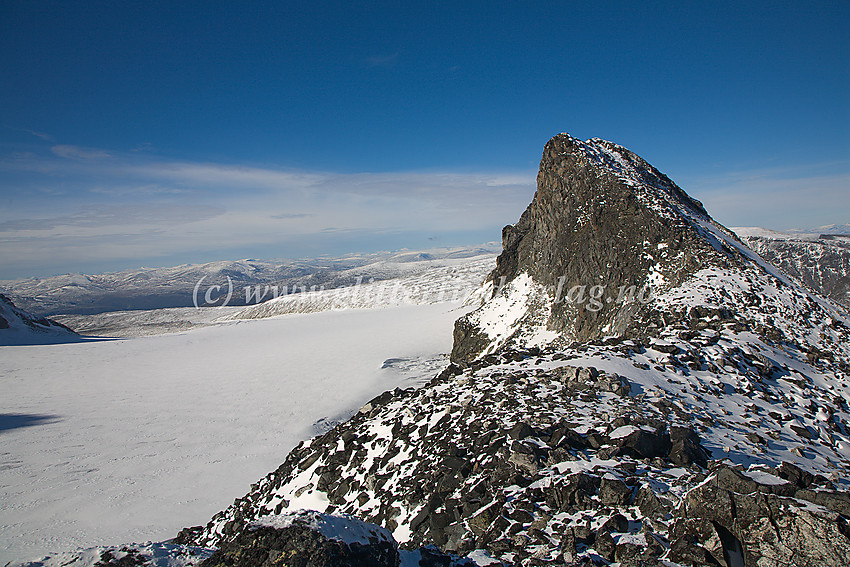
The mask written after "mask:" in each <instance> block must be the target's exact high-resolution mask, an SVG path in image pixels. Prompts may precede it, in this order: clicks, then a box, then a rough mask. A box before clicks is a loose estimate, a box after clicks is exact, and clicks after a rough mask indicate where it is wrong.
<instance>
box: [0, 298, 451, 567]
mask: <svg viewBox="0 0 850 567" xmlns="http://www.w3.org/2000/svg"><path fill="white" fill-rule="evenodd" d="M457 308H458V305H457V304H447V303H444V304H437V305H424V306H407V307H397V308H388V309H377V310H347V311H337V312H325V313H315V314H310V315H289V316H285V317H278V318H272V319H263V320H257V321H245V322H236V323H228V324H224V325H219V326H215V327H210V328H203V329H197V330H194V331H190V332H186V333H182V334H172V335H162V336H156V337H144V338H138V339H132V340H118V341H99V342H93V343H77V344H65V345H42V346H17V347H0V384H1V385H2V386H0V388H2V396H0V542H2V545H0V565H2V564H4V563H6V562H7V561H11V560H23V559H27V558H34V557H38V556H40V555H44V554H45V553H48V552H51V551H59V550H72V549H74V548H78V547H89V546H93V545H102V544H116V545H119V544H122V543H125V542H131V541H145V540H155V541H157V540H164V539H167V538H170V537H173V536H174V534H175V533H177V531H178V530H179V529H180V528H181V527H183V526H186V525H194V524H198V523H201V522H204V521H206V518H208V517H209V516H210V515H212V513H213V512H215V511H216V510H219V509H220V508H221V507H222V504H223V503H226V502H228V501H232V499H233V498H235V497H236V496H239V495H241V494H244V493H245V491H246V490H247V489H248V488H249V485H250V484H251V483H252V482H254V481H256V479H257V478H260V477H261V476H263V475H264V474H265V473H266V472H267V471H269V470H271V469H274V468H275V467H277V465H278V464H279V463H280V462H281V460H282V459H283V458H284V457H285V455H286V453H287V452H288V451H289V450H290V449H291V448H292V447H294V446H295V445H296V444H298V443H299V442H300V441H302V440H304V439H305V438H308V437H310V436H312V435H314V434H316V433H322V432H324V431H325V430H327V429H329V428H330V427H332V426H333V425H334V424H335V423H336V421H337V420H344V419H346V418H347V417H348V416H349V415H351V414H352V413H353V412H354V411H356V410H357V408H358V407H360V406H361V405H362V404H363V403H364V402H366V401H367V400H368V399H370V398H371V397H373V396H374V395H376V394H378V393H380V392H382V391H384V390H387V389H392V388H395V387H398V386H400V387H402V388H404V387H408V386H411V385H416V384H418V380H420V378H421V377H425V378H428V377H430V376H432V375H433V374H434V373H435V372H437V368H439V367H442V366H444V365H445V364H446V358H445V356H444V355H441V353H447V352H448V350H449V349H450V347H451V326H452V323H453V321H454V320H455V319H456V318H457V317H458V315H459V312H458V311H456V309H457Z"/></svg>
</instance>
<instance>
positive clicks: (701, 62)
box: [0, 0, 850, 278]
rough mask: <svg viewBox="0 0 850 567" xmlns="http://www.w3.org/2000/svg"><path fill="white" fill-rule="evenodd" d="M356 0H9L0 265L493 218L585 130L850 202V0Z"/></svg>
mask: <svg viewBox="0 0 850 567" xmlns="http://www.w3.org/2000/svg"><path fill="white" fill-rule="evenodd" d="M352 4H353V3H342V2H340V3H336V2H316V1H314V2H309V3H308V2H303V3H302V2H217V1H215V0H206V1H204V2H191V1H180V2H175V1H173V0H171V1H168V2H158V1H154V0H148V1H145V2H114V1H110V2H99V1H87V2H48V1H38V0H22V1H18V0H4V1H3V2H0V199H2V205H0V278H17V277H27V276H33V275H49V274H54V273H61V272H68V271H75V272H76V271H82V272H97V271H108V270H118V269H127V268H133V267H138V266H142V265H147V266H159V265H169V264H177V263H183V262H204V261H211V260H216V259H228V258H241V257H255V258H282V257H303V256H313V255H318V254H341V253H347V252H358V251H373V250H391V249H398V248H403V247H408V248H424V247H430V246H450V245H466V244H473V243H479V242H485V241H492V240H497V239H498V238H499V235H500V229H501V227H502V226H503V225H504V224H509V223H512V222H515V221H516V220H517V219H518V218H519V215H520V213H521V212H522V210H523V209H524V208H525V206H526V205H527V203H528V202H529V201H530V199H531V196H532V195H533V192H534V178H535V174H536V169H537V165H538V163H539V159H540V153H541V151H542V148H543V145H544V144H545V142H546V141H547V140H548V139H549V138H550V137H551V136H553V135H554V134H557V133H558V132H564V131H566V132H570V133H571V134H573V135H575V136H578V137H581V138H590V137H597V136H598V137H602V138H606V139H609V140H612V141H615V142H617V143H620V144H622V145H624V146H626V147H628V148H630V149H632V150H633V151H635V152H637V153H638V154H640V155H642V156H643V157H644V158H646V159H647V160H648V161H650V162H651V163H653V164H654V165H655V166H656V167H658V168H659V169H661V170H662V171H664V172H665V173H667V174H668V175H669V176H670V177H671V178H672V179H673V180H674V181H676V182H677V183H678V184H679V185H680V186H681V187H682V188H684V189H685V190H686V191H688V192H689V193H690V194H692V195H693V196H695V197H696V198H698V199H700V200H702V201H703V202H704V203H705V204H706V206H707V208H708V210H709V212H711V213H712V215H713V216H714V217H715V218H716V219H717V220H718V221H720V222H722V223H724V224H726V225H728V226H766V227H770V228H776V229H785V228H793V227H810V226H820V225H825V224H829V223H848V222H850V102H848V100H850V96H848V95H850V63H848V61H850V4H848V3H846V2H799V3H786V2H764V3H753V2H735V3H725V2H713V3H690V2H678V3H671V4H666V3H652V2H648V3H647V2H644V3H636V2H595V3H560V4H552V3H538V2H514V3H503V2H494V3H490V2H463V3H437V2H427V3H423V2H407V3H400V2H391V3H389V2H387V3H381V2H370V3H366V4H367V5H366V6H357V5H352ZM458 4H459V5H458Z"/></svg>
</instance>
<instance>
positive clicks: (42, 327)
mask: <svg viewBox="0 0 850 567" xmlns="http://www.w3.org/2000/svg"><path fill="white" fill-rule="evenodd" d="M75 340H80V337H79V336H78V335H77V333H75V332H74V331H73V330H71V329H69V328H68V327H66V326H65V325H62V324H61V323H57V322H56V321H53V320H51V319H47V318H45V317H35V316H33V315H30V314H29V313H27V312H26V311H24V310H22V309H18V308H17V307H16V306H15V304H14V303H12V301H11V300H10V299H9V298H8V297H6V296H5V295H2V294H0V345H18V344H49V343H57V342H68V341H75Z"/></svg>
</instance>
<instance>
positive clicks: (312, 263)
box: [0, 246, 498, 315]
mask: <svg viewBox="0 0 850 567" xmlns="http://www.w3.org/2000/svg"><path fill="white" fill-rule="evenodd" d="M497 253H498V250H497V249H496V248H493V247H486V246H485V247H477V248H439V249H433V250H426V251H401V252H391V253H390V252H387V253H376V254H364V255H348V256H344V257H340V258H315V259H308V260H285V261H279V262H267V261H260V260H237V261H221V262H210V263H207V264H196V265H190V264H187V265H183V266H175V267H171V268H142V269H139V270H131V271H125V272H116V273H110V274H99V275H83V274H66V275H62V276H54V277H49V278H31V279H26V280H10V281H0V291H3V292H4V293H6V294H7V295H8V296H10V297H12V298H13V300H14V301H15V302H16V304H17V305H19V306H20V307H21V308H23V309H27V310H28V311H30V312H32V313H37V314H39V315H55V314H94V313H103V312H107V311H126V310H150V309H161V308H170V307H190V306H194V300H195V299H196V297H193V292H194V290H195V289H196V286H197V285H198V283H199V282H202V284H203V285H204V286H205V287H204V288H203V289H206V288H207V287H209V286H212V285H222V286H227V285H232V286H233V289H234V291H235V293H234V294H233V295H232V297H231V298H230V301H229V304H230V305H250V304H251V303H253V302H254V301H255V300H256V296H254V295H251V294H247V293H246V292H245V288H246V287H251V288H255V287H256V286H266V285H268V286H277V288H278V289H279V290H286V291H291V290H293V289H297V290H302V289H306V290H309V289H320V288H324V289H332V288H337V287H342V286H351V285H354V284H356V283H357V282H358V281H362V282H368V281H369V280H375V281H379V280H385V279H389V278H395V277H399V276H403V275H410V274H415V273H421V272H423V271H425V270H428V269H431V268H435V267H445V266H451V265H453V264H455V263H458V262H461V263H462V262H464V261H465V260H468V259H470V258H474V257H482V256H487V255H489V256H495V254H497ZM228 278H229V279H228ZM229 282H230V283H229ZM286 291H284V293H285V292H286Z"/></svg>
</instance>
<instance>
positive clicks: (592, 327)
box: [452, 134, 747, 362]
mask: <svg viewBox="0 0 850 567" xmlns="http://www.w3.org/2000/svg"><path fill="white" fill-rule="evenodd" d="M502 246H503V249H504V250H503V252H502V254H501V255H500V256H499V258H498V261H497V267H496V269H495V270H494V271H493V272H492V274H491V275H490V277H489V278H488V281H487V283H486V284H485V285H486V286H487V290H486V293H485V294H484V295H485V296H489V300H488V301H486V302H485V304H484V305H483V306H482V307H481V308H480V309H478V310H477V311H475V312H473V313H472V314H470V315H469V316H467V317H464V318H462V319H460V320H459V321H458V322H457V323H456V327H455V344H454V349H453V352H452V359H453V360H454V361H456V362H460V361H469V360H472V359H474V358H476V357H477V356H479V355H481V354H485V353H492V352H495V351H497V350H498V349H500V348H505V347H514V348H517V347H527V346H543V345H545V344H548V343H550V342H551V341H553V340H556V339H557V340H559V341H560V342H562V343H563V344H569V343H570V342H572V341H579V342H582V341H587V340H594V339H600V338H603V337H605V336H640V335H642V334H643V330H644V321H643V320H644V319H645V315H646V313H648V312H649V311H651V309H652V308H653V304H654V302H653V301H652V298H653V297H655V296H657V295H659V294H660V293H663V292H665V291H668V290H670V289H672V288H675V287H677V286H679V285H680V284H682V283H683V282H684V281H686V280H687V279H688V278H689V277H691V276H692V275H693V274H694V273H695V272H697V271H698V270H701V269H705V268H708V267H710V266H716V267H729V266H732V265H736V264H740V263H742V262H746V261H747V260H746V255H745V254H742V253H741V250H740V249H741V248H743V245H742V244H741V243H740V241H739V240H738V239H737V237H735V236H734V234H733V233H732V232H731V231H728V230H727V229H725V228H724V227H722V226H720V225H719V224H717V223H716V222H714V221H713V220H712V219H711V217H710V216H709V215H708V213H707V212H706V211H705V209H704V208H703V206H702V204H701V203H700V202H699V201H697V200H695V199H692V198H691V197H689V196H688V195H687V194H686V193H685V192H684V191H683V190H682V189H680V188H679V187H678V186H677V185H676V184H675V183H673V182H672V181H671V180H670V179H669V178H668V177H667V176H666V175H664V174H663V173H661V172H659V171H658V170H657V169H655V168H654V167H653V166H651V165H650V164H649V163H647V162H646V161H644V160H643V159H642V158H640V157H639V156H638V155H636V154H635V153H633V152H631V151H629V150H627V149H626V148H624V147H622V146H619V145H617V144H614V143H611V142H607V141H605V140H601V139H598V138H594V139H591V140H588V141H586V142H582V141H580V140H578V139H576V138H573V137H572V136H570V135H568V134H559V135H557V136H555V137H554V138H552V139H551V140H549V142H548V143H547V144H546V147H545V148H544V150H543V157H542V159H541V161H540V171H539V173H538V175H537V192H536V193H535V195H534V199H533V200H532V202H531V204H530V205H529V206H528V208H527V209H526V210H525V212H524V213H523V214H522V216H521V217H520V219H519V221H518V222H517V223H516V224H514V225H509V226H506V227H505V228H504V229H503V231H502Z"/></svg>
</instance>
